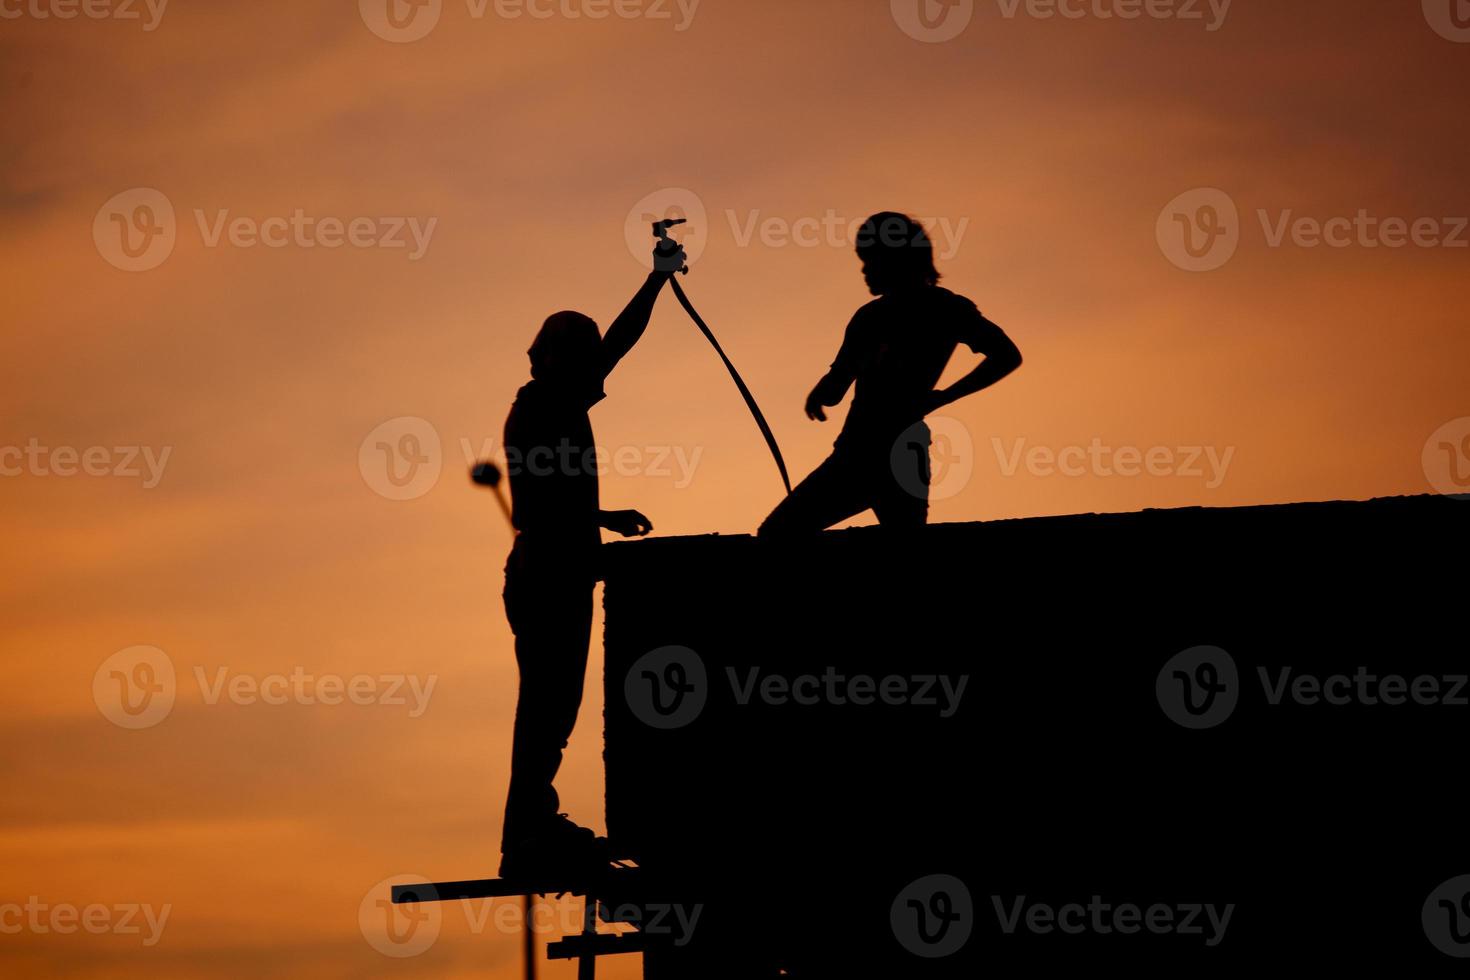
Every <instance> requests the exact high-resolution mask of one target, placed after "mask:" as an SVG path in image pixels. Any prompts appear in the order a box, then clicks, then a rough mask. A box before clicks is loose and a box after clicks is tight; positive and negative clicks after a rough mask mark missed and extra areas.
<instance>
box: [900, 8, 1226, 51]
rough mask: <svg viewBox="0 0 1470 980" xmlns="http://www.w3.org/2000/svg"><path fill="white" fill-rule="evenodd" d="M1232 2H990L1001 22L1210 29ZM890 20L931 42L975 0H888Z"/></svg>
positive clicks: (961, 27) (947, 34) (966, 22)
mask: <svg viewBox="0 0 1470 980" xmlns="http://www.w3.org/2000/svg"><path fill="white" fill-rule="evenodd" d="M1232 2H1233V0H996V7H997V8H998V9H999V10H1000V15H1001V16H1002V17H1004V18H1005V19H1006V20H1015V19H1016V18H1018V17H1021V16H1025V17H1027V18H1030V19H1032V20H1054V19H1058V18H1059V19H1062V20H1083V19H1085V18H1092V19H1094V20H1140V19H1143V18H1148V19H1150V20H1178V21H1185V22H1189V21H1200V22H1202V23H1203V24H1204V25H1205V30H1206V31H1209V32H1210V33H1212V34H1213V33H1214V32H1215V31H1218V30H1219V29H1220V28H1222V27H1224V26H1225V18H1226V17H1227V16H1228V15H1229V13H1230V5H1231V3H1232ZM889 5H890V9H891V11H892V13H893V19H894V21H895V22H896V23H897V24H898V26H899V27H900V28H902V29H903V32H904V33H905V34H907V35H908V36H909V37H911V38H913V39H914V40H916V41H924V42H926V43H930V44H937V43H940V42H943V41H950V40H953V39H954V38H957V37H959V36H960V35H961V34H962V33H964V31H965V28H967V27H969V26H970V21H971V19H972V18H973V17H974V15H975V0H889Z"/></svg>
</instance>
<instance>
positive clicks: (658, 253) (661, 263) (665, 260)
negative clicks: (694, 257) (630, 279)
mask: <svg viewBox="0 0 1470 980" xmlns="http://www.w3.org/2000/svg"><path fill="white" fill-rule="evenodd" d="M688 264H689V256H687V255H685V254H684V246H683V245H680V244H679V243H678V242H676V241H674V240H673V239H670V240H669V241H666V242H659V243H658V245H656V246H655V247H654V249H653V270H654V271H655V272H662V273H664V274H665V275H669V276H672V275H673V274H674V273H676V272H681V271H683V269H684V267H685V266H687V265H688Z"/></svg>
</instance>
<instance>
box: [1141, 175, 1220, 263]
mask: <svg viewBox="0 0 1470 980" xmlns="http://www.w3.org/2000/svg"><path fill="white" fill-rule="evenodd" d="M1154 236H1155V237H1156V238H1157V239H1158V243H1159V248H1160V249H1161V250H1162V251H1163V253H1164V256H1165V257H1166V258H1168V260H1169V261H1170V262H1172V263H1174V264H1175V265H1176V266H1178V267H1179V268H1181V269H1183V270H1185V271H1186V272H1212V271H1214V270H1215V269H1218V268H1220V267H1221V266H1223V265H1224V264H1225V263H1226V262H1229V261H1230V260H1231V259H1232V258H1234V256H1235V250H1236V249H1237V248H1239V247H1240V212H1239V210H1237V209H1236V206H1235V201H1234V200H1233V199H1232V198H1231V197H1230V195H1229V194H1226V193H1225V192H1224V191H1222V190H1219V189H1218V188H1215V187H1200V188H1197V189H1195V190H1192V191H1186V192H1185V193H1183V194H1180V195H1179V196H1178V197H1176V198H1174V200H1172V201H1170V202H1169V203H1168V204H1167V205H1165V206H1164V210H1163V211H1161V212H1159V218H1158V221H1157V223H1156V224H1155V227H1154Z"/></svg>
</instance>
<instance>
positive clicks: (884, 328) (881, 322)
mask: <svg viewBox="0 0 1470 980" xmlns="http://www.w3.org/2000/svg"><path fill="white" fill-rule="evenodd" d="M1005 343H1007V341H1006V339H1005V334H1004V333H1003V332H1002V331H1001V329H1000V327H998V326H996V325H995V324H994V323H991V322H990V321H989V320H987V319H985V317H984V316H983V315H982V314H981V313H980V311H979V310H978V309H976V308H975V304H974V303H972V302H970V301H969V300H968V299H966V298H965V297H963V296H959V295H956V294H955V293H952V292H950V291H949V290H948V289H943V288H941V287H939V286H931V287H927V288H924V289H920V290H917V291H915V292H911V293H897V294H891V295H888V296H881V297H879V298H878V299H876V300H874V301H873V302H871V303H869V304H868V305H866V306H864V307H863V308H862V309H860V310H858V311H857V313H856V314H855V315H854V316H853V318H852V322H851V323H849V324H848V327H847V334H846V336H845V337H844V338H843V341H842V348H841V349H840V350H839V351H838V352H837V359H836V360H835V361H834V362H833V363H832V374H831V378H832V380H833V381H835V382H836V383H838V384H840V385H841V386H842V390H843V391H846V388H847V385H849V384H851V383H853V382H854V381H855V382H856V385H857V387H856V390H855V392H854V394H853V401H852V408H851V409H850V410H849V411H848V413H847V421H846V422H845V423H844V424H843V427H842V434H841V435H839V436H838V437H837V442H836V444H835V445H836V447H837V448H838V449H845V450H856V451H876V452H888V451H889V450H890V449H891V448H892V446H893V443H894V441H895V440H896V439H897V438H898V437H899V436H900V435H902V434H903V432H904V430H905V429H907V428H908V427H909V426H911V425H913V424H914V423H915V422H918V421H919V420H920V419H922V418H923V417H924V414H925V409H926V408H927V405H928V398H929V395H930V394H931V393H932V392H933V391H934V389H935V386H936V385H937V384H939V379H940V377H941V376H942V375H943V374H944V368H945V365H947V364H948V363H949V359H950V357H951V356H952V355H953V354H954V350H955V347H956V346H957V345H959V344H965V345H966V346H968V347H969V348H970V349H971V350H972V351H974V352H975V353H977V354H983V353H984V352H985V351H987V350H994V349H996V347H997V346H998V345H1004V344H1005Z"/></svg>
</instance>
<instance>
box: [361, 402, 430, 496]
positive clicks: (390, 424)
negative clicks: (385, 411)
mask: <svg viewBox="0 0 1470 980" xmlns="http://www.w3.org/2000/svg"><path fill="white" fill-rule="evenodd" d="M357 468H358V470H359V472H361V473H362V479H363V482H365V483H366V484H367V485H368V487H369V489H371V490H372V491H373V492H374V493H376V494H377V495H378V496H380V497H386V498H387V499H389V500H415V499H417V498H419V497H422V496H423V495H424V494H426V493H428V492H429V491H430V490H432V489H434V485H435V484H436V483H438V482H439V474H440V471H441V470H442V469H443V468H444V454H443V451H442V447H441V444H440V441H439V430H438V429H436V428H434V426H433V425H432V424H431V423H429V422H428V421H426V420H424V419H421V418H418V417H417V416H413V415H401V416H399V417H398V418H396V419H389V420H388V421H386V422H384V423H382V424H381V425H379V426H377V427H376V428H375V429H373V431H371V432H369V433H368V434H367V436H366V437H365V438H364V439H363V440H362V444H361V445H360V446H359V447H358V450H357Z"/></svg>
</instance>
